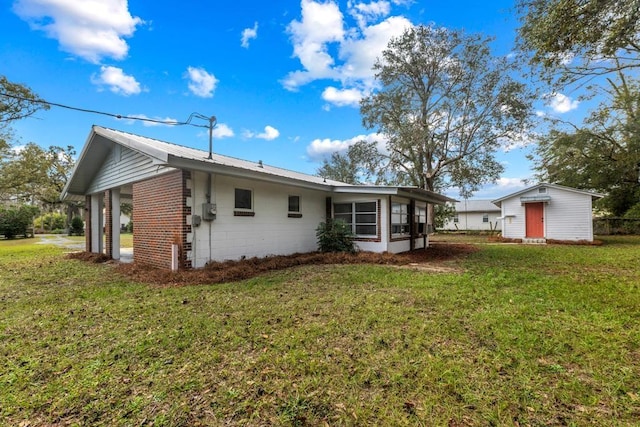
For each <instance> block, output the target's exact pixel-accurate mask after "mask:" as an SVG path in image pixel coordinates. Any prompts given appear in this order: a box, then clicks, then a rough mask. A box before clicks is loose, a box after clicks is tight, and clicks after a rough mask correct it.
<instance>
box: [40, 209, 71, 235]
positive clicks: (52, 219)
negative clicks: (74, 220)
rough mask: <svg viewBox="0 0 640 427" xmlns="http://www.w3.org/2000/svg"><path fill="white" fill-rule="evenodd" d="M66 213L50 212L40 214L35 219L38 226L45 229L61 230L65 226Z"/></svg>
mask: <svg viewBox="0 0 640 427" xmlns="http://www.w3.org/2000/svg"><path fill="white" fill-rule="evenodd" d="M66 219H67V217H66V215H63V214H60V213H48V214H44V215H41V216H39V217H38V218H36V219H35V220H34V225H35V227H36V228H42V229H44V230H45V231H52V230H61V229H63V228H64V222H65V220H66Z"/></svg>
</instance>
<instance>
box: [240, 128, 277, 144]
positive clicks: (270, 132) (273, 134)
mask: <svg viewBox="0 0 640 427" xmlns="http://www.w3.org/2000/svg"><path fill="white" fill-rule="evenodd" d="M242 136H244V137H245V138H259V139H266V140H267V141H272V140H274V139H276V138H277V137H279V136H280V131H279V130H278V129H276V128H274V127H273V126H269V125H267V126H265V127H264V132H261V133H255V132H251V131H250V130H245V131H244V132H243V133H242Z"/></svg>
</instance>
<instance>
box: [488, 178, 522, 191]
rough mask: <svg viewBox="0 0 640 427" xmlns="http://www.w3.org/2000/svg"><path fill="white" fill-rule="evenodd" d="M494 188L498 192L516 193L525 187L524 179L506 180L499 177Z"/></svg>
mask: <svg viewBox="0 0 640 427" xmlns="http://www.w3.org/2000/svg"><path fill="white" fill-rule="evenodd" d="M495 185H496V187H498V188H499V189H500V191H504V192H505V193H506V192H507V191H518V190H520V189H522V188H525V187H526V186H527V184H526V178H507V177H500V178H498V180H497V181H496V184H495Z"/></svg>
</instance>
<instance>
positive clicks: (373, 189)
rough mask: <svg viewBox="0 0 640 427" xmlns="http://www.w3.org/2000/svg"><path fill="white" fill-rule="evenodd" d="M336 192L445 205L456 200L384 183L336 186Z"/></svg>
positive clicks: (429, 192)
mask: <svg viewBox="0 0 640 427" xmlns="http://www.w3.org/2000/svg"><path fill="white" fill-rule="evenodd" d="M333 192H334V193H340V194H376V195H389V196H398V197H406V198H409V199H414V200H419V201H422V202H427V203H432V204H436V205H444V204H445V203H448V202H456V200H455V199H451V198H449V197H447V196H443V195H442V194H438V193H434V192H433V191H429V190H424V189H422V188H418V187H391V186H383V185H350V186H334V187H333Z"/></svg>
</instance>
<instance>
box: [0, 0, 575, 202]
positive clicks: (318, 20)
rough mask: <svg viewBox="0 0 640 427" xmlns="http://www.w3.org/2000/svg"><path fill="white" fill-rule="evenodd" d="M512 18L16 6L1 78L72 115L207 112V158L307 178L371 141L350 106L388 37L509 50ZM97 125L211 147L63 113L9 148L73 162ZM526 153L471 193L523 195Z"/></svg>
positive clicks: (391, 11)
mask: <svg viewBox="0 0 640 427" xmlns="http://www.w3.org/2000/svg"><path fill="white" fill-rule="evenodd" d="M512 9H513V1H510V0H491V1H478V0H458V1H456V2H443V1H441V0H421V1H420V0H414V1H411V0H380V1H358V0H340V1H337V0H319V1H313V0H301V1H300V0H279V1H275V2H266V1H250V0H236V1H233V2H228V1H215V0H213V1H211V0H199V1H198V0H183V1H181V2H174V1H171V2H169V1H166V0H157V1H153V2H149V1H144V0H130V1H128V2H127V1H126V0H83V1H78V0H12V1H8V2H2V3H1V6H0V75H4V76H6V77H7V78H8V79H9V80H10V81H12V82H15V83H20V84H24V85H26V86H28V87H30V88H31V89H32V90H33V91H34V92H35V93H36V94H37V95H38V96H40V97H41V98H42V99H44V100H46V101H49V102H53V103H58V104H63V105H67V106H71V107H77V108H83V109H89V110H95V111H100V112H105V113H110V114H119V115H122V116H128V117H138V118H149V119H155V120H161V121H178V122H184V121H186V120H187V119H188V117H189V116H190V115H191V114H192V113H198V114H199V115H200V116H201V117H211V116H215V117H216V118H217V124H216V127H215V129H214V135H213V150H214V152H216V153H218V154H223V155H228V156H233V157H237V158H241V159H246V160H251V161H256V162H257V161H258V160H262V161H263V162H264V163H266V164H269V165H273V166H278V167H282V168H286V169H291V170H296V171H300V172H305V173H309V174H315V173H316V170H317V169H318V168H319V167H320V166H321V164H322V160H323V159H324V158H327V157H328V156H330V155H331V153H333V152H335V151H344V150H346V149H347V148H348V146H349V145H350V144H351V143H353V142H355V141H357V140H360V139H367V140H375V139H376V138H377V136H376V135H375V133H373V131H371V130H368V129H366V128H364V127H363V126H362V122H361V116H360V112H359V104H358V102H359V100H360V99H361V98H362V97H363V96H366V95H367V94H369V93H371V91H372V90H375V88H376V82H375V79H374V76H373V71H372V69H371V67H372V65H373V63H374V61H375V59H376V57H378V56H379V55H380V54H381V52H382V50H383V49H384V48H385V47H386V45H387V43H388V41H389V39H390V38H391V37H393V36H398V35H400V34H401V33H402V31H403V30H404V29H405V28H407V27H409V26H412V25H419V24H425V25H429V24H434V25H436V26H443V27H447V28H452V29H454V28H455V29H464V30H465V31H466V32H468V33H483V34H485V35H487V36H491V37H494V41H493V42H492V44H491V48H492V52H493V54H495V55H509V54H511V53H512V52H513V48H514V44H515V36H516V30H517V27H518V21H517V18H516V16H515V14H514V12H513V10H512ZM535 108H536V112H537V114H538V115H540V116H543V115H544V116H548V115H553V116H557V117H560V118H562V119H564V120H572V121H576V120H579V117H580V116H581V115H582V116H584V115H585V114H586V113H587V111H586V105H583V104H581V103H580V102H579V101H578V100H577V96H576V95H575V94H572V93H568V94H563V93H557V94H554V95H553V96H551V97H549V98H548V99H546V100H544V101H543V100H541V101H540V102H539V103H538V105H536V106H535ZM192 123H194V124H198V125H203V126H207V125H208V121H207V120H204V119H201V118H193V119H192ZM94 124H95V125H100V126H105V127H109V128H114V129H118V130H122V131H125V132H131V133H134V134H138V135H143V136H147V137H150V138H157V139H160V140H164V141H168V142H172V143H176V144H180V145H184V146H188V147H194V148H199V149H203V150H208V144H209V142H208V131H207V129H204V128H199V127H192V126H169V125H162V124H154V123H151V122H145V121H141V120H127V119H116V118H113V117H110V116H106V115H101V114H91V113H83V112H79V111H75V110H71V109H66V108H60V107H52V108H51V109H50V110H48V111H40V112H38V113H37V114H36V115H35V116H33V117H31V118H27V119H24V120H21V121H19V122H16V123H15V124H14V125H13V128H14V129H15V131H16V135H17V136H18V138H19V139H18V140H17V141H15V145H16V146H19V145H21V144H26V143H29V142H35V143H37V144H39V145H41V146H43V147H48V146H51V145H57V146H63V147H66V146H68V145H71V146H74V147H75V148H76V151H77V152H78V153H79V152H80V151H81V150H82V147H83V146H84V143H85V141H86V139H87V136H88V134H89V132H90V130H91V126H92V125H94ZM534 144H535V141H530V142H529V144H527V145H525V146H523V147H517V148H513V149H511V150H508V151H505V150H501V151H499V152H498V153H497V158H498V159H499V161H501V162H502V163H503V164H504V166H505V171H504V173H503V175H502V176H501V177H500V179H499V180H498V181H497V182H496V183H495V184H491V185H487V186H485V187H483V188H482V189H481V190H480V191H478V192H476V193H475V195H474V198H485V199H491V198H498V197H501V196H504V195H506V194H509V193H511V192H514V191H518V190H519V189H522V188H524V187H525V186H526V185H525V184H524V183H523V180H525V179H531V178H532V176H533V172H532V166H533V165H532V163H531V162H530V161H529V160H527V159H526V157H525V156H526V154H528V153H529V152H530V151H531V150H532V148H533V147H534ZM446 194H447V195H450V196H452V197H457V196H458V194H457V192H456V190H455V189H451V190H449V191H448V192H447V193H446Z"/></svg>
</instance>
